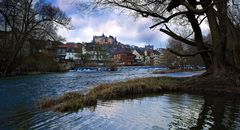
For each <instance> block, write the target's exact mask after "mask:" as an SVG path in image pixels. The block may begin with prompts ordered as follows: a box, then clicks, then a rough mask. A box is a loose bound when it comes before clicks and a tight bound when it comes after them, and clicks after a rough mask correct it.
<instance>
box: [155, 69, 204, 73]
mask: <svg viewBox="0 0 240 130" xmlns="http://www.w3.org/2000/svg"><path fill="white" fill-rule="evenodd" d="M202 70H204V69H167V70H156V71H153V72H152V73H153V74H168V73H176V72H193V71H202Z"/></svg>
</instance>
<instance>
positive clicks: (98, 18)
mask: <svg viewBox="0 0 240 130" xmlns="http://www.w3.org/2000/svg"><path fill="white" fill-rule="evenodd" d="M46 1H48V2H51V3H52V4H53V5H54V6H58V7H60V9H61V10H62V11H64V12H65V13H66V14H67V15H68V16H69V17H71V18H72V21H71V23H72V25H73V29H71V30H67V29H65V28H59V30H58V33H59V34H60V35H62V36H63V37H65V38H66V40H67V42H89V41H91V40H92V37H93V36H94V35H102V34H103V33H104V34H105V35H106V36H109V35H112V36H114V37H117V39H118V41H120V42H122V43H124V44H130V45H137V46H140V47H143V46H144V45H147V44H152V45H154V47H155V48H159V47H165V46H166V43H167V39H168V37H167V36H166V35H165V34H163V33H160V32H159V31H158V30H157V29H156V30H150V29H149V27H150V26H151V25H152V22H151V20H150V19H147V18H137V19H135V18H133V17H132V16H130V15H127V14H124V13H119V12H118V13H116V12H114V11H112V10H108V11H106V10H105V11H103V12H100V13H99V12H98V13H96V12H95V13H92V14H91V15H90V14H83V13H81V12H80V11H79V10H78V9H77V7H76V5H77V4H76V3H75V1H76V0H46Z"/></svg>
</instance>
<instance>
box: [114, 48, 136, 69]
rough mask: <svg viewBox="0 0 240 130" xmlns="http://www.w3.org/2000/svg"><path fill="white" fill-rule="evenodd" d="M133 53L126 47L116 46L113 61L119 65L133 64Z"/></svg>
mask: <svg viewBox="0 0 240 130" xmlns="http://www.w3.org/2000/svg"><path fill="white" fill-rule="evenodd" d="M134 59H135V55H134V54H132V53H131V51H130V49H128V48H118V49H117V50H116V51H115V53H114V61H115V62H116V63H117V64H119V65H125V66H131V65H134Z"/></svg>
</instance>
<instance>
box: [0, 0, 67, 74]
mask: <svg viewBox="0 0 240 130" xmlns="http://www.w3.org/2000/svg"><path fill="white" fill-rule="evenodd" d="M0 21H2V22H1V23H0V30H1V37H0V41H1V42H0V50H1V51H0V72H1V73H2V75H6V74H7V73H9V72H11V71H13V70H14V68H16V67H17V63H16V61H17V60H16V59H17V58H18V57H19V56H20V52H21V50H22V49H23V48H24V46H25V45H26V44H27V41H28V40H29V39H62V38H60V37H58V36H57V33H56V30H57V26H59V25H61V26H64V27H69V23H70V18H68V17H67V16H66V15H65V13H63V12H62V11H61V10H60V9H59V8H58V7H54V6H52V5H51V4H49V3H46V2H44V0H40V1H38V2H37V3H36V2H35V1H34V0H1V1H0Z"/></svg>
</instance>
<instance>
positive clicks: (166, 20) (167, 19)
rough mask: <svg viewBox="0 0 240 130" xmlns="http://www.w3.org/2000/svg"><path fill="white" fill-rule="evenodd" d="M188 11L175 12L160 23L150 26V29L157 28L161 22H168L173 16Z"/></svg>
mask: <svg viewBox="0 0 240 130" xmlns="http://www.w3.org/2000/svg"><path fill="white" fill-rule="evenodd" d="M187 12H188V11H184V12H178V13H175V14H173V15H171V16H169V17H167V18H165V19H164V21H161V22H159V23H156V24H154V25H152V26H151V27H150V29H152V28H155V27H156V26H158V25H160V24H163V23H167V22H169V20H171V19H172V18H174V17H176V16H178V15H181V14H186V13H187Z"/></svg>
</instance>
